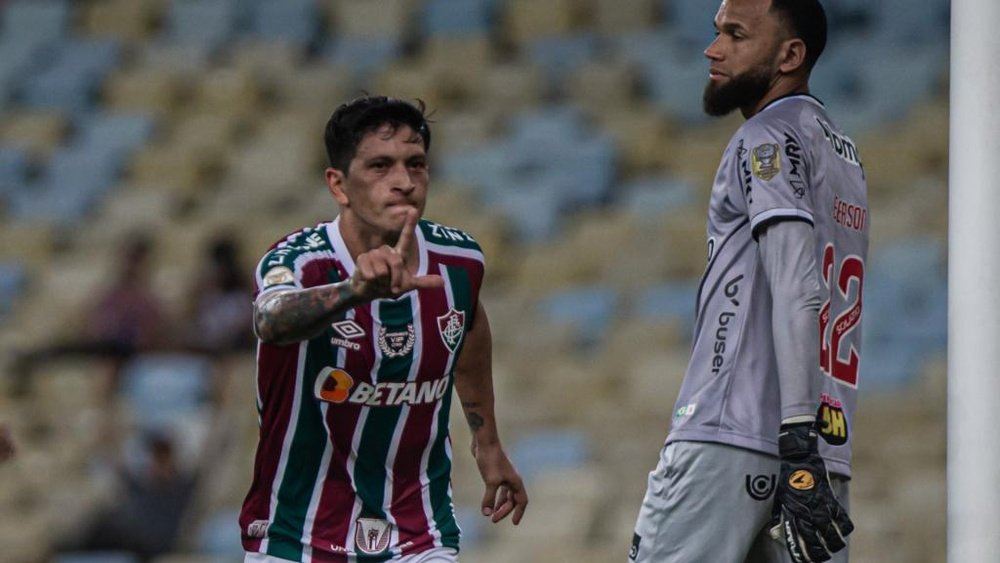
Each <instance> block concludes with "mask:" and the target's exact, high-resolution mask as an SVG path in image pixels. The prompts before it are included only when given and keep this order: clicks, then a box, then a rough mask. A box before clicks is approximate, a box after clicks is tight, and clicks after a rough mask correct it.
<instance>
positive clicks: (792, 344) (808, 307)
mask: <svg viewBox="0 0 1000 563" xmlns="http://www.w3.org/2000/svg"><path fill="white" fill-rule="evenodd" d="M813 241H814V236H813V227H812V225H811V224H810V223H808V222H805V221H799V220H784V221H778V222H775V223H772V224H770V225H769V226H767V227H766V228H765V229H762V230H761V232H760V233H759V234H758V235H757V244H758V248H759V250H760V260H761V265H762V266H763V269H764V273H765V275H766V276H767V280H768V285H769V286H770V288H771V303H772V305H771V330H772V333H773V335H774V355H775V359H776V360H777V364H778V365H777V367H778V381H779V384H780V388H781V420H782V421H790V420H791V421H799V422H801V421H807V422H808V421H811V420H813V419H814V418H815V415H816V409H817V408H818V407H819V404H818V400H819V398H818V393H817V391H816V386H815V383H816V374H817V370H818V366H819V331H818V329H817V327H818V326H819V324H818V323H819V321H818V319H819V309H820V303H821V298H820V285H819V283H820V282H819V277H818V274H817V272H818V268H816V249H815V243H814V242H813Z"/></svg>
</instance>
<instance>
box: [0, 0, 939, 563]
mask: <svg viewBox="0 0 1000 563" xmlns="http://www.w3.org/2000/svg"><path fill="white" fill-rule="evenodd" d="M826 4H827V5H828V9H829V11H830V15H831V20H832V21H833V22H834V26H835V27H834V30H835V34H834V35H833V36H832V37H831V42H830V45H829V48H828V51H827V53H826V54H825V55H824V57H823V60H822V61H821V63H820V64H819V66H818V67H817V73H816V74H815V77H814V83H813V85H814V91H815V93H816V94H817V95H818V96H819V97H820V98H821V99H824V100H825V101H827V102H828V103H829V105H830V106H831V108H832V112H833V114H834V115H835V116H837V118H838V120H839V121H840V122H841V124H842V125H843V126H844V128H845V129H846V130H847V131H848V132H849V133H850V134H851V135H852V136H853V138H854V139H855V140H857V141H858V145H859V147H860V149H861V153H862V159H863V160H864V162H865V171H866V174H867V175H868V179H869V182H870V190H871V194H870V195H871V207H872V209H873V216H874V217H875V219H874V223H873V229H874V230H873V233H872V253H871V258H870V264H871V266H872V269H871V271H870V274H869V276H868V279H867V280H866V287H865V304H866V309H867V312H866V317H865V327H864V337H865V342H866V344H865V347H864V359H863V362H862V368H861V369H862V375H861V385H862V411H861V413H859V416H858V420H857V423H856V428H855V436H856V440H857V446H856V448H857V451H856V460H857V471H856V478H855V480H854V482H853V484H852V516H853V517H854V518H855V522H857V523H858V529H857V531H856V532H855V534H854V536H853V552H852V559H853V560H855V561H859V562H880V563H885V562H894V561H900V562H902V561H905V562H907V563H923V562H926V563H931V562H937V561H941V560H943V558H944V551H945V550H944V545H945V531H944V527H945V526H944V518H945V516H944V515H945V513H946V510H945V491H944V487H945V484H944V483H945V481H944V451H945V447H944V438H945V436H944V430H943V428H944V424H943V420H944V410H943V409H944V407H943V404H944V402H945V401H944V370H945V364H944V354H945V351H946V324H947V323H946V319H947V299H946V296H947V285H946V261H947V257H946V255H945V250H946V244H945V236H946V230H947V215H946V213H945V209H946V205H947V190H946V181H947V139H946V135H944V134H942V131H946V130H947V119H948V114H947V110H948V106H947V98H946V95H945V94H946V92H947V80H948V76H947V65H948V51H947V49H948V43H947V38H948V18H947V14H948V1H947V0H883V1H880V2H868V1H864V0H836V2H827V3H826ZM715 5H716V4H715V3H713V2H706V1H705V0H548V1H545V2H539V1H537V0H379V2H372V1H370V0H287V1H283V2H280V3H279V2H269V1H267V0H252V1H245V2H241V1H237V0H79V1H70V0H7V1H0V421H3V422H6V423H7V424H9V425H10V426H11V428H12V430H13V432H14V434H15V436H16V437H17V438H18V440H19V443H20V452H19V456H18V457H17V458H16V460H15V461H13V462H12V463H8V464H5V465H2V466H0V545H3V546H4V548H3V550H4V553H3V556H2V557H0V558H2V559H3V560H4V561H9V562H10V563H40V562H43V561H51V562H54V563H89V562H91V561H94V562H96V561H101V562H114V561H121V562H122V563H126V562H131V561H136V560H137V559H136V558H135V556H134V555H132V554H130V553H127V552H101V553H83V552H61V551H60V550H59V549H58V546H59V545H60V544H59V541H58V540H59V538H66V537H71V536H72V535H73V534H74V533H75V532H79V530H80V529H81V527H83V526H84V525H85V524H86V518H87V514H88V513H89V510H90V509H92V508H93V507H95V506H99V505H101V504H102V503H106V502H107V501H109V499H114V498H116V495H117V494H118V493H117V492H116V491H115V489H114V487H113V486H112V485H111V483H109V481H108V478H107V471H99V470H97V469H95V466H96V464H98V461H99V460H98V459H96V456H95V455H94V454H93V451H92V446H93V445H94V440H95V437H96V436H98V435H100V434H101V432H104V431H106V430H108V429H110V430H111V431H113V433H114V434H115V435H117V436H119V437H121V438H122V443H123V444H129V443H131V442H130V440H131V441H132V442H134V441H135V439H137V437H138V436H140V435H142V433H143V432H145V431H147V430H148V429H149V428H150V427H156V428H157V429H160V430H164V431H166V432H168V433H170V434H171V436H172V438H173V439H175V440H176V441H177V444H178V445H179V448H180V452H179V453H180V455H181V458H182V460H183V462H184V463H185V464H186V465H187V466H189V467H191V468H195V469H196V470H197V471H198V476H199V482H198V483H199V484H198V487H197V489H196V493H195V497H194V501H193V502H192V503H191V506H190V508H189V509H188V510H187V512H186V514H185V517H184V521H183V523H182V533H181V534H180V536H179V539H178V541H177V542H176V545H175V546H173V548H172V550H171V551H169V552H164V553H162V554H160V555H158V556H157V558H155V559H154V560H153V561H154V563H224V562H226V563H228V562H236V561H241V560H242V552H241V548H240V546H239V540H238V530H237V525H236V521H235V519H236V511H237V510H238V509H239V506H240V503H241V501H242V495H243V494H244V493H245V488H246V485H247V483H248V482H249V478H250V473H251V470H252V461H251V455H252V448H253V446H254V444H255V439H256V435H255V432H256V413H255V411H254V403H253V396H254V390H253V381H252V376H253V369H254V367H253V350H249V349H248V350H245V351H243V352H241V353H236V354H225V355H218V356H209V357H205V356H198V355H193V354H191V353H190V352H189V351H184V350H176V349H169V348H168V349H165V350H155V351H150V352H149V353H145V354H140V355H137V356H136V357H133V358H131V359H130V360H129V361H128V363H127V364H125V365H124V366H118V367H121V368H122V370H123V371H122V373H123V374H124V379H123V381H122V382H121V385H120V386H119V387H117V388H113V389H111V390H110V391H111V392H110V393H108V389H106V388H105V387H104V386H105V385H106V382H107V378H106V377H104V374H106V373H107V372H108V370H110V369H113V367H114V366H111V365H110V364H109V362H108V361H106V360H102V359H95V358H69V359H60V360H58V361H55V362H52V363H51V364H46V366H45V367H44V369H41V370H39V372H38V373H35V374H34V375H33V376H32V377H31V379H30V380H29V381H28V382H27V384H25V382H24V381H23V378H22V377H21V374H19V373H18V372H17V366H18V363H17V361H16V360H17V356H18V354H19V353H20V352H21V351H23V350H28V349H34V348H39V347H45V346H46V345H49V344H52V343H54V342H58V341H60V340H62V339H64V338H65V337H70V336H73V335H74V334H77V333H78V332H79V331H81V330H82V327H83V326H84V323H83V322H82V319H81V315H83V314H84V311H85V310H86V307H87V305H88V304H89V302H90V299H91V297H92V296H93V294H94V292H95V291H96V290H97V288H98V287H99V285H100V280H102V279H104V278H105V277H106V274H107V272H108V271H109V270H111V269H112V268H113V258H114V252H115V250H114V249H115V248H117V247H118V246H120V243H121V241H122V240H123V237H126V236H130V234H131V233H134V232H135V231H136V229H137V228H139V227H141V228H143V229H144V230H146V231H148V232H150V233H151V234H152V237H153V239H154V241H155V243H156V244H155V246H156V249H157V250H156V252H155V253H154V257H153V262H154V272H153V279H152V284H153V287H154V289H155V290H156V291H157V292H158V293H159V295H160V296H161V297H162V299H163V301H164V303H166V304H167V305H168V309H169V310H171V311H180V310H181V309H182V308H183V307H184V306H185V305H186V303H185V295H184V288H186V287H187V286H188V284H189V282H190V281H191V280H192V279H193V278H194V277H195V276H197V274H198V273H199V272H198V270H199V263H198V260H199V257H200V256H201V252H200V250H201V249H202V248H204V247H205V245H206V244H208V243H209V241H210V240H212V239H213V236H214V235H215V234H216V233H218V232H219V231H220V230H227V231H229V232H235V233H237V234H238V236H239V242H240V244H241V246H242V247H243V248H245V249H247V254H248V255H247V256H245V257H243V260H244V262H245V264H244V266H245V270H246V272H247V275H248V276H249V275H250V274H249V273H250V271H251V269H252V265H253V261H254V260H255V259H256V258H257V257H258V256H259V255H261V254H262V253H263V252H264V250H265V248H266V247H267V245H268V244H269V243H270V242H272V241H274V240H276V239H277V238H278V237H279V236H281V235H283V234H285V233H287V232H289V231H291V230H293V229H294V228H297V227H299V226H302V225H306V224H310V223H312V222H318V221H321V220H325V219H329V218H331V217H332V216H333V215H334V214H335V213H336V207H335V204H334V203H333V202H332V201H331V200H330V198H329V195H328V194H327V193H326V190H325V189H324V186H323V184H322V176H321V175H322V170H323V167H324V162H323V159H324V155H323V152H322V137H321V135H322V126H323V124H324V122H325V119H326V117H327V115H328V114H329V112H330V111H331V110H332V109H333V107H334V106H335V105H337V104H339V103H340V102H342V101H344V100H345V99H347V98H350V97H353V96H354V95H357V94H358V93H360V92H362V91H365V90H367V91H373V92H385V93H387V94H390V95H395V96H399V97H407V98H421V99H423V100H425V101H426V102H428V104H429V106H430V109H432V110H433V111H434V114H433V119H434V124H433V128H434V131H435V143H434V150H433V151H432V153H431V154H432V158H433V162H432V170H433V174H434V176H433V177H434V180H433V182H432V194H431V196H430V203H429V208H428V214H429V216H430V217H431V218H432V219H434V220H437V221H440V222H442V223H446V224H453V225H455V226H458V227H461V228H465V229H467V230H469V231H470V232H472V233H473V234H474V235H476V236H477V238H478V239H479V240H480V242H481V243H482V246H483V248H484V249H485V252H486V256H487V261H488V264H489V265H490V270H489V272H490V276H489V280H488V282H487V286H486V290H485V293H484V296H483V299H484V301H485V303H486V306H487V308H489V309H490V311H491V315H490V316H491V324H492V325H493V334H494V338H495V342H494V348H495V354H494V356H495V364H496V366H495V371H494V377H495V383H496V388H497V389H496V393H497V400H498V411H499V416H500V425H501V429H502V432H503V433H504V436H505V440H506V441H507V443H508V444H509V446H510V452H511V455H512V456H513V458H514V460H515V461H516V462H518V463H519V464H520V467H521V469H522V471H523V472H524V474H525V477H526V478H527V483H528V486H529V488H530V489H529V490H530V492H531V495H532V501H531V506H530V508H529V510H528V513H527V516H526V519H525V523H524V525H522V526H520V527H518V528H516V529H514V528H511V527H507V526H503V527H494V526H490V525H488V524H486V523H484V522H482V521H481V519H480V518H479V517H478V515H477V507H478V503H479V499H480V497H481V494H482V493H481V489H480V480H479V477H478V474H477V472H476V468H475V465H474V462H473V461H472V460H471V459H470V458H469V456H468V455H467V454H466V447H465V444H467V443H468V440H469V436H468V429H467V428H465V425H464V424H459V423H455V424H453V441H454V443H455V444H458V445H461V447H459V446H456V447H455V451H456V452H457V453H456V455H455V475H454V476H455V498H456V503H457V507H456V508H457V510H458V514H459V519H460V522H461V523H462V526H463V529H464V531H465V534H464V538H463V542H464V543H463V561H470V562H473V563H477V562H478V563H509V562H514V561H517V562H525V563H529V562H535V561H538V562H543V561H544V562H546V563H551V562H582V563H587V562H595V563H596V562H602V563H603V562H606V561H615V560H622V559H623V558H624V556H625V553H626V552H627V547H628V542H629V540H630V539H631V536H632V525H633V523H634V519H635V515H636V511H637V508H638V506H639V502H640V500H641V497H642V494H643V491H644V488H645V479H646V474H647V472H648V471H649V470H650V469H652V467H653V466H654V464H655V460H656V453H657V451H658V449H659V447H660V445H661V441H662V439H663V437H664V435H665V432H666V429H667V425H668V423H669V416H670V410H671V407H672V403H673V399H674V396H675V394H676V390H677V388H678V386H679V384H680V379H681V377H682V375H683V371H684V369H685V365H686V359H687V348H688V346H689V344H690V333H691V325H692V321H693V319H692V314H693V300H694V294H695V292H696V290H697V283H698V277H699V275H700V273H701V269H702V268H703V266H704V256H705V250H704V217H705V210H706V205H707V201H706V200H707V188H708V186H709V184H710V182H711V179H712V176H713V175H714V172H715V167H716V166H717V163H718V158H719V154H720V153H721V151H722V149H723V147H724V144H725V143H726V141H727V140H728V137H729V135H730V134H731V132H732V130H733V129H734V128H735V126H736V125H737V124H738V123H739V119H738V118H732V117H731V118H726V119H723V120H721V121H710V120H708V119H707V118H705V117H704V116H703V115H702V112H701V105H700V97H701V92H702V88H703V85H704V81H705V75H706V62H705V60H704V58H703V55H702V51H703V49H704V47H705V45H706V44H707V42H708V41H709V40H710V38H711V34H712V26H711V17H712V14H713V12H714V9H715ZM872 53H877V56H872ZM174 317H176V318H174ZM180 321H181V315H180V314H177V315H173V316H172V317H171V318H169V319H167V320H166V321H165V324H164V326H163V329H162V330H163V332H164V334H165V335H170V334H172V333H174V332H177V331H183V330H185V327H184V325H182V324H180ZM167 398H169V399H170V400H169V401H166V400H165V399H167ZM457 412H458V411H456V414H455V415H453V416H455V420H461V418H460V417H459V416H458V415H457ZM890 423H891V426H892V427H893V428H894V429H896V430H897V432H895V433H894V434H893V435H892V437H891V439H890V438H889V437H888V436H887V435H886V434H885V433H882V432H877V430H878V429H879V428H881V427H884V426H887V425H889V424H890ZM126 449H127V448H126ZM888 451H891V452H892V455H887V452H888ZM121 453H122V454H123V455H126V456H128V455H131V454H129V452H128V451H123V452H121ZM890 475H891V476H892V478H891V479H890V478H888V476H890ZM890 544H891V548H890Z"/></svg>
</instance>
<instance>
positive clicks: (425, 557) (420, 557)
mask: <svg viewBox="0 0 1000 563" xmlns="http://www.w3.org/2000/svg"><path fill="white" fill-rule="evenodd" d="M389 561H397V562H398V563H458V552H457V551H455V550H454V549H452V548H450V547H435V548H433V549H428V550H427V551H421V552H420V553H414V554H413V555H405V556H403V557H397V558H393V559H390V560H389ZM243 563H288V560H287V559H278V558H277V557H274V556H271V555H266V554H263V553H247V554H246V557H245V558H244V559H243Z"/></svg>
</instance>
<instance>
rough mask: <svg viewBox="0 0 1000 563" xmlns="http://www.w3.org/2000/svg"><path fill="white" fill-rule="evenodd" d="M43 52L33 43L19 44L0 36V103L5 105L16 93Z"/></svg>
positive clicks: (14, 40)
mask: <svg viewBox="0 0 1000 563" xmlns="http://www.w3.org/2000/svg"><path fill="white" fill-rule="evenodd" d="M40 51H44V49H43V48H41V47H39V46H38V45H37V44H35V43H28V42H19V41H17V40H16V39H13V38H8V37H7V36H4V35H0V103H6V102H7V101H8V100H9V99H10V98H11V97H13V95H14V94H15V93H16V91H17V89H18V86H19V85H20V83H21V80H23V79H24V77H25V76H26V75H28V74H29V73H30V72H31V71H32V70H33V69H34V66H35V65H36V64H37V61H38V60H39V59H44V57H41V56H39V52H40Z"/></svg>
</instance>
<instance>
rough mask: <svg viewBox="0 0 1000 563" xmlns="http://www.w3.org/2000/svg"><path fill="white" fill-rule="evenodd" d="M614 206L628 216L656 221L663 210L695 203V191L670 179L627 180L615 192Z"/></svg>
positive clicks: (676, 179)
mask: <svg viewBox="0 0 1000 563" xmlns="http://www.w3.org/2000/svg"><path fill="white" fill-rule="evenodd" d="M615 200H616V201H617V203H618V205H619V206H620V207H622V208H623V209H625V210H626V211H628V212H629V213H630V214H631V215H634V216H636V217H642V218H649V219H654V220H659V218H660V217H661V216H662V215H663V214H664V213H665V212H667V211H669V210H671V209H676V208H678V207H685V206H688V205H691V204H693V203H695V202H696V201H697V188H696V187H695V185H694V184H692V183H691V182H689V181H686V180H682V179H679V178H674V177H671V176H647V177H642V178H636V179H634V180H630V181H628V182H626V183H624V184H622V185H621V186H619V187H618V188H616V189H615Z"/></svg>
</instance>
